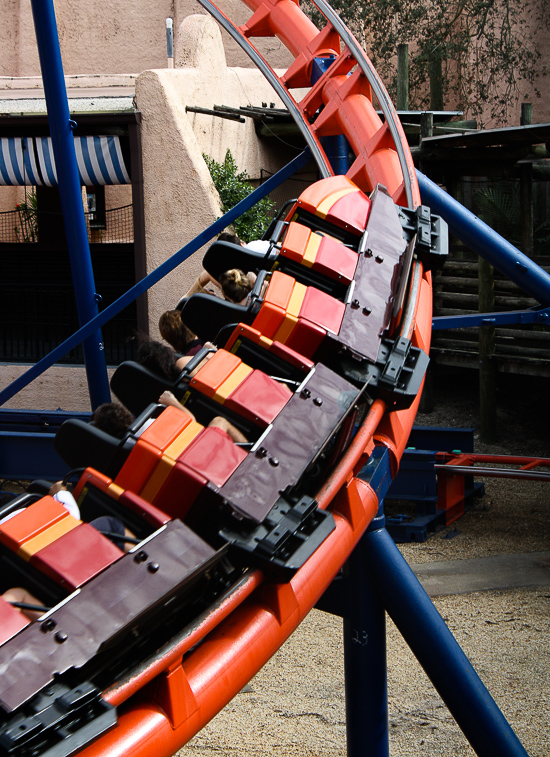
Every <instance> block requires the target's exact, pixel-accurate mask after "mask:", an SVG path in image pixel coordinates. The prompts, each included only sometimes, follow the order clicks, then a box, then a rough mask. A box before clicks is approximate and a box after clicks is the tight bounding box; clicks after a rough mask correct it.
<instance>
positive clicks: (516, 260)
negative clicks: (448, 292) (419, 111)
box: [416, 171, 550, 307]
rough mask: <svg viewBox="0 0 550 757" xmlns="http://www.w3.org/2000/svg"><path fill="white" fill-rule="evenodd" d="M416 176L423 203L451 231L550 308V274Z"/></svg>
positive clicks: (426, 180)
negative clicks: (442, 220)
mask: <svg viewBox="0 0 550 757" xmlns="http://www.w3.org/2000/svg"><path fill="white" fill-rule="evenodd" d="M416 176H417V178H418V184H419V187H420V194H421V195H422V202H423V203H425V204H426V205H429V206H430V209H431V211H432V213H437V214H438V215H440V216H441V217H442V218H443V219H444V220H445V221H446V222H447V223H448V224H449V231H451V232H452V233H453V234H454V235H455V236H457V237H458V238H459V239H461V240H462V241H463V242H464V243H465V244H467V245H468V247H471V248H472V250H474V251H475V252H477V254H478V255H480V256H481V257H482V258H484V259H485V260H487V261H489V263H491V265H493V266H494V267H495V268H496V269H497V270H499V271H500V272H501V273H502V274H504V275H505V276H508V278H509V279H511V281H513V282H514V283H515V284H517V285H518V286H519V287H521V288H522V289H523V291H524V292H526V293H527V294H529V295H531V297H534V298H535V299H536V300H537V301H538V302H540V303H541V305H544V306H545V307H546V306H548V305H550V273H547V272H546V271H544V270H543V269H542V268H540V266H538V265H537V264H536V263H534V262H533V261H532V260H531V259H530V258H528V257H527V255H524V254H523V252H520V251H519V250H518V249H517V248H516V247H514V246H513V245H512V244H510V242H507V241H506V239H504V238H503V237H501V236H500V234H497V233H496V231H494V230H493V229H491V227H490V226H487V224H486V223H483V221H481V220H480V219H479V218H478V217H477V216H475V215H474V214H473V213H471V212H470V211H469V210H467V209H466V208H465V207H464V206H463V205H461V204H460V203H459V202H457V201H456V200H454V199H453V198H452V197H451V196H450V195H449V194H447V192H445V191H444V190H443V189H441V187H438V186H437V184H434V182H433V181H431V180H430V179H428V177H427V176H424V174H423V173H421V172H420V171H417V172H416Z"/></svg>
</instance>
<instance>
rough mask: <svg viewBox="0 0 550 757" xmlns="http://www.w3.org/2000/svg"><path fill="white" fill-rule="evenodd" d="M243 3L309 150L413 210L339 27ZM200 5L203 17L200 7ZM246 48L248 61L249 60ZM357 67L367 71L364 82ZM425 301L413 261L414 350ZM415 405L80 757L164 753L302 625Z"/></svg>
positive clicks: (377, 433) (385, 422)
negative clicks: (335, 153)
mask: <svg viewBox="0 0 550 757" xmlns="http://www.w3.org/2000/svg"><path fill="white" fill-rule="evenodd" d="M246 2H247V5H248V6H249V7H250V8H251V9H252V11H253V15H252V17H251V19H250V20H249V21H248V22H247V24H245V25H244V26H242V27H241V28H240V30H239V32H240V36H241V44H242V45H243V47H244V48H245V49H246V47H247V45H248V43H246V41H243V40H244V38H245V37H246V38H248V37H251V36H265V35H276V36H278V37H279V39H281V41H282V42H283V43H284V44H285V45H286V46H287V47H288V49H289V50H290V51H291V53H292V54H293V55H294V57H295V61H294V63H293V64H292V65H291V66H290V68H289V70H288V71H287V72H286V74H285V75H283V76H282V77H278V76H277V77H276V76H275V74H274V73H273V72H272V70H271V69H269V71H271V73H272V75H273V77H275V78H276V79H277V81H278V82H279V85H280V86H281V87H283V88H284V89H285V92H286V93H287V99H286V102H289V103H294V105H295V106H297V108H298V109H299V111H300V113H301V117H302V119H303V124H306V128H307V129H308V130H309V132H310V133H311V134H312V135H313V137H312V139H313V143H314V144H315V145H317V146H318V145H319V141H318V137H320V136H325V135H328V134H344V135H345V136H346V137H347V138H348V140H349V142H350V144H351V146H352V148H353V150H354V152H355V155H356V160H355V162H354V164H353V166H352V167H351V169H350V172H349V173H348V176H349V178H351V179H352V180H353V181H354V182H355V183H356V184H358V186H360V188H361V189H363V191H365V192H370V191H371V190H372V189H374V187H375V186H376V184H377V183H382V184H384V185H386V186H387V187H388V189H389V191H390V193H391V195H392V197H393V198H394V200H395V201H396V202H398V203H400V204H410V205H412V206H413V207H415V206H417V205H418V204H419V191H418V186H417V184H416V179H415V175H414V166H413V163H412V159H411V157H410V152H409V150H408V147H407V145H406V141H405V138H404V136H403V133H402V131H401V127H400V125H399V122H398V119H397V116H396V115H395V111H393V108H392V106H391V104H390V111H389V116H388V113H386V114H385V115H386V122H385V123H384V122H382V120H381V119H380V117H379V116H378V115H377V114H376V112H375V108H374V106H373V102H372V86H371V84H372V77H374V79H375V84H376V87H378V86H379V80H378V79H377V76H376V73H375V72H374V71H373V70H372V66H371V65H370V63H369V62H368V59H367V58H366V56H364V57H363V58H362V60H361V65H359V66H357V67H356V68H355V71H354V72H353V73H352V74H351V76H347V74H348V73H349V72H350V71H351V70H352V68H353V67H354V66H355V65H356V63H357V55H356V49H355V47H354V44H356V43H355V42H354V40H353V39H352V38H351V35H350V36H349V37H346V38H345V44H342V34H341V31H340V30H338V31H337V30H336V29H335V27H334V25H333V23H328V24H327V26H326V27H325V29H324V30H322V31H319V30H318V29H317V28H316V27H315V26H314V25H313V24H312V23H311V21H309V19H307V18H306V17H305V16H304V14H303V13H302V12H301V10H300V9H299V6H298V5H297V4H296V3H294V2H293V1H292V0H279V1H278V2H277V1H275V2H273V1H272V0H262V1H261V2H260V0H246ZM205 5H206V6H207V7H208V8H209V10H212V7H211V6H209V4H208V2H207V0H205ZM215 10H216V12H214V15H215V17H216V18H218V20H220V22H221V23H223V24H224V26H226V28H228V26H231V27H232V28H233V30H235V29H236V27H234V26H233V25H232V24H231V22H230V21H229V20H228V19H227V17H225V16H224V15H223V14H222V13H221V12H219V11H218V10H217V9H215ZM350 39H351V41H350ZM252 49H253V52H254V56H255V58H254V56H253V58H254V59H257V57H258V53H257V51H256V50H255V48H252ZM327 54H334V55H335V56H336V59H335V62H334V63H333V64H332V65H331V67H330V68H329V69H328V71H327V72H326V73H325V74H324V75H323V77H322V78H321V79H320V80H319V81H318V82H317V84H315V86H313V87H310V89H309V92H308V93H307V94H306V96H305V97H304V98H303V99H302V101H301V102H300V103H296V101H295V100H294V98H292V96H291V95H290V94H289V93H288V89H289V88H294V87H304V86H309V74H310V71H311V64H312V61H313V58H314V57H315V56H317V55H327ZM262 61H263V59H262ZM264 63H265V61H264ZM266 65H267V64H266ZM365 67H367V68H368V69H369V70H370V73H371V76H370V77H369V78H370V81H369V78H368V77H367V76H366V74H365V73H364V68H365ZM380 86H381V84H380ZM384 92H385V90H384ZM377 97H378V99H380V96H379V95H377ZM386 97H387V96H386ZM322 105H324V109H323V110H321V111H320V116H318V117H317V120H316V121H315V122H314V123H310V119H311V117H312V114H313V113H315V112H317V110H318V109H319V108H320V107H321V106H322ZM390 127H391V128H390ZM395 135H397V142H398V143H399V144H396V139H395ZM321 150H322V148H321ZM323 155H324V153H323ZM403 156H404V157H403ZM318 162H319V163H320V170H321V173H324V175H329V173H330V169H329V168H328V167H327V166H328V161H324V159H323V157H322V156H321V158H319V159H318ZM407 186H408V189H407ZM407 199H408V200H409V202H408V203H407ZM431 303H432V295H431V275H430V274H429V273H427V274H426V273H423V271H422V267H421V265H420V264H415V266H414V267H413V270H412V274H411V284H410V291H409V296H408V304H407V305H406V307H405V310H404V312H403V314H402V318H401V323H402V326H401V333H402V334H403V335H404V336H407V337H409V338H411V340H412V343H413V345H414V346H417V347H420V348H422V349H424V350H425V351H428V349H429V343H430V336H431V315H432V310H431ZM418 402H419V397H417V399H416V401H415V402H414V403H413V405H412V407H411V408H409V409H407V410H401V411H394V412H387V408H386V406H385V404H384V402H382V401H381V400H376V401H375V402H374V403H373V405H372V406H371V408H370V411H369V413H368V415H367V417H366V418H365V420H364V422H363V424H362V426H361V427H360V429H359V431H358V433H357V434H356V436H355V437H354V439H353V441H352V443H351V445H350V446H349V448H348V449H347V451H346V452H345V454H344V455H343V457H342V458H341V459H340V461H339V462H338V464H337V466H336V468H335V469H334V470H333V472H332V473H331V475H330V477H329V478H328V479H327V481H326V482H325V483H324V485H323V486H322V488H321V490H320V491H319V492H318V496H317V500H318V502H319V504H320V506H321V507H322V508H327V507H330V509H331V510H332V511H333V513H334V516H335V521H336V529H335V530H334V531H333V532H332V533H331V535H330V536H329V537H328V538H327V539H326V540H325V541H324V542H323V544H322V545H321V546H320V547H319V549H318V550H317V551H316V552H315V553H314V555H313V556H312V557H311V558H310V559H309V560H308V562H307V563H306V564H305V565H304V566H303V567H302V568H301V569H300V570H299V571H298V573H297V574H296V575H295V576H294V578H293V579H292V580H291V581H290V582H289V583H285V584H273V583H267V582H264V577H263V575H262V573H261V572H260V571H253V572H250V573H249V574H248V575H246V576H245V577H244V578H243V580H242V581H241V582H240V584H239V585H238V586H237V587H235V588H234V589H233V590H232V591H231V592H230V593H229V594H228V595H227V596H226V597H225V598H223V599H222V600H221V601H220V602H219V603H218V604H217V606H215V607H213V608H211V609H210V610H209V611H208V612H207V613H205V615H204V616H203V617H201V618H198V619H196V620H195V621H194V623H193V624H192V625H191V626H189V627H188V628H186V629H183V630H182V632H181V634H180V636H179V637H178V638H177V639H174V640H173V641H172V642H171V643H170V644H169V645H167V646H166V647H165V648H164V649H161V650H159V652H158V653H157V654H156V655H155V657H154V659H150V660H148V661H146V662H145V663H144V664H143V665H142V667H141V668H140V669H139V670H137V671H134V672H133V673H132V675H131V676H130V677H128V678H127V679H125V680H120V681H118V682H117V683H116V685H114V686H112V687H111V688H110V689H109V690H107V691H106V692H105V698H106V699H107V700H108V701H109V702H111V703H113V704H116V705H118V707H119V722H118V725H117V726H116V728H114V729H113V730H112V731H111V732H109V733H107V734H106V735H104V736H103V737H101V738H100V739H99V740H98V741H96V742H95V743H93V744H91V745H90V746H88V747H87V748H86V749H84V750H83V752H82V753H81V754H82V755H84V756H85V757H92V756H93V757H100V755H101V756H103V755H104V756H105V757H107V755H109V757H115V755H121V756H122V755H127V754H132V756H133V757H146V756H149V755H150V756H151V757H153V755H154V757H162V756H163V755H166V756H167V757H168V756H169V755H172V754H174V753H175V752H176V751H177V750H178V749H179V748H180V747H181V746H182V745H183V744H184V743H186V742H187V741H188V740H189V739H190V738H191V737H192V736H193V735H195V734H196V733H197V732H198V731H199V730H200V729H201V728H202V727H203V726H204V725H205V724H206V723H207V722H208V721H209V720H210V719H211V718H212V717H214V715H215V714H216V713H217V712H219V710H220V709H221V708H222V707H224V706H225V704H227V702H229V700H230V699H231V698H232V697H233V696H234V695H235V694H237V693H238V692H239V690H240V689H241V688H242V687H243V686H244V685H245V683H246V682H247V681H249V680H250V678H251V677H252V676H254V675H255V673H256V672H257V671H258V670H259V669H260V668H261V667H262V666H263V665H264V664H265V662H266V661H267V660H268V659H269V658H270V657H271V656H272V655H273V654H274V653H275V651H276V650H277V649H278V648H279V647H280V646H281V644H282V643H283V642H284V641H285V640H286V639H287V638H288V636H289V635H290V634H291V633H292V632H293V631H294V630H295V629H296V627H297V626H298V624H299V623H300V622H301V621H302V620H303V618H304V617H305V615H306V614H307V613H308V612H309V610H310V609H311V608H312V607H313V605H314V604H315V602H316V601H317V600H318V599H319V598H320V596H321V595H322V594H323V592H324V591H325V589H326V588H327V587H328V585H329V584H330V582H331V581H332V579H333V578H334V576H335V575H336V573H337V572H338V570H339V569H340V568H341V566H342V565H343V563H344V562H345V561H346V560H347V558H348V556H349V555H350V554H351V552H352V550H353V549H354V547H355V545H356V544H357V542H358V541H359V539H360V537H361V536H362V534H363V533H364V531H365V529H366V528H367V526H368V524H369V523H370V522H371V520H372V519H373V517H374V515H375V514H376V512H377V509H378V501H377V498H376V495H375V492H374V491H373V490H372V488H371V487H370V486H369V485H368V484H367V483H365V482H364V481H362V480H360V479H359V478H357V477H356V474H357V473H358V471H359V470H360V469H361V468H362V467H363V465H364V463H365V462H366V460H367V459H368V456H369V455H370V453H371V452H372V450H373V448H374V446H375V444H379V445H380V444H381V445H384V446H386V447H387V448H388V450H389V453H390V461H391V467H392V473H393V474H394V475H395V473H396V472H397V468H398V465H399V460H400V458H401V455H402V453H403V449H404V447H405V444H406V442H407V439H408V436H409V433H410V430H411V427H412V424H413V421H414V417H415V415H416V410H417V406H418ZM199 642H200V643H199Z"/></svg>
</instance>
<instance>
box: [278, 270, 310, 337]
mask: <svg viewBox="0 0 550 757" xmlns="http://www.w3.org/2000/svg"><path fill="white" fill-rule="evenodd" d="M306 292H307V287H306V286H305V285H304V284H300V283H299V282H298V281H297V282H296V283H295V284H294V289H293V291H292V297H291V298H290V301H289V303H288V307H287V309H286V314H287V316H289V315H290V316H294V317H295V318H298V316H299V315H300V309H301V307H302V303H303V301H304V297H305V296H306ZM276 339H277V341H279V342H280V341H281V340H280V339H279V337H276Z"/></svg>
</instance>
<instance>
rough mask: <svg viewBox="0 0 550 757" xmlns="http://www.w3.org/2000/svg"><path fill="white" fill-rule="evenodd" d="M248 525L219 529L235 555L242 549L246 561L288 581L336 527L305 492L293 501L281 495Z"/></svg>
mask: <svg viewBox="0 0 550 757" xmlns="http://www.w3.org/2000/svg"><path fill="white" fill-rule="evenodd" d="M247 526H248V524H247V525H246V526H245V524H244V522H243V521H241V523H240V528H239V527H237V526H236V525H233V526H232V525H229V524H227V525H226V526H225V527H224V528H222V529H221V530H220V532H219V533H220V536H221V537H222V538H223V539H225V540H226V541H227V542H229V545H230V549H231V551H232V552H233V553H234V558H235V559H236V558H237V555H238V554H239V553H243V552H244V553H245V556H246V564H248V565H249V564H250V563H251V562H252V563H253V564H254V565H256V566H257V567H259V568H264V569H266V568H269V572H270V575H273V573H274V574H275V577H276V580H280V581H289V580H290V579H291V578H292V576H293V575H294V574H295V573H296V571H297V570H298V569H299V568H300V567H301V566H302V565H303V564H304V563H305V561H306V560H307V559H308V558H309V557H310V556H311V555H312V554H313V552H314V551H315V550H316V549H317V547H318V546H319V545H320V544H321V542H323V541H324V540H325V539H326V537H327V536H328V535H329V534H330V533H331V531H333V530H334V528H335V525H334V518H333V516H332V515H331V514H330V513H329V512H327V511H326V510H320V509H319V508H318V507H317V503H316V502H315V500H314V499H312V498H311V497H307V496H303V497H301V499H299V500H298V501H297V502H295V503H294V504H292V503H291V502H290V501H289V500H288V499H286V498H285V497H283V496H281V497H280V498H279V500H278V501H277V503H276V504H275V506H274V507H273V508H272V509H271V511H270V512H269V515H268V516H267V518H265V520H264V521H262V523H260V524H259V525H257V526H255V527H252V528H251V527H247Z"/></svg>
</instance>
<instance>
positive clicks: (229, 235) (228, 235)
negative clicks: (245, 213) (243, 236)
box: [218, 231, 242, 244]
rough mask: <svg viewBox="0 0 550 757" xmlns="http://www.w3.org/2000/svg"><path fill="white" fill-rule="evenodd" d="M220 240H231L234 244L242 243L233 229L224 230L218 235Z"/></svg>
mask: <svg viewBox="0 0 550 757" xmlns="http://www.w3.org/2000/svg"><path fill="white" fill-rule="evenodd" d="M218 241H219V242H231V243H232V244H242V242H241V240H240V239H239V237H238V236H237V235H236V234H235V233H234V232H232V231H222V233H221V234H219V235H218Z"/></svg>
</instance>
